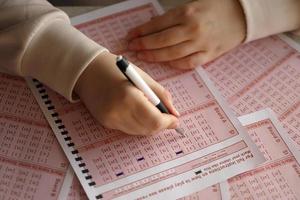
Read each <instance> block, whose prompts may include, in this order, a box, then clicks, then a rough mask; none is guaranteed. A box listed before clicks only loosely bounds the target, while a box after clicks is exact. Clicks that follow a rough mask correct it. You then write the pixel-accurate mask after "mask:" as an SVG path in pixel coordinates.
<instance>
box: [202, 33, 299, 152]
mask: <svg viewBox="0 0 300 200" xmlns="http://www.w3.org/2000/svg"><path fill="white" fill-rule="evenodd" d="M299 50H300V48H299V46H298V45H297V44H296V43H295V42H293V41H292V40H291V39H289V38H287V37H286V36H283V35H282V36H280V37H279V36H273V37H269V38H265V39H262V40H258V41H255V42H251V43H249V44H245V45H243V46H241V47H240V48H237V49H235V50H233V51H231V52H230V53H228V54H226V55H224V56H222V57H221V58H219V59H217V60H215V61H213V62H212V63H209V64H207V65H205V66H204V67H205V69H206V71H207V72H208V73H209V75H210V77H211V79H212V80H213V82H214V83H215V84H216V86H217V87H218V89H219V91H220V92H221V93H222V94H223V96H224V97H225V98H226V100H227V102H228V103H229V104H230V105H231V108H232V109H233V110H234V111H235V112H236V114H238V115H243V114H247V113H250V112H254V111H258V110H260V109H263V108H267V107H270V108H272V110H274V111H275V113H276V114H277V116H278V118H279V120H280V121H282V122H283V123H284V128H285V129H286V130H287V132H288V134H289V135H290V138H291V139H292V140H293V141H294V142H295V143H297V144H298V148H299V150H300V67H299V66H300V53H299Z"/></svg>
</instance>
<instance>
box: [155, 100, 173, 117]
mask: <svg viewBox="0 0 300 200" xmlns="http://www.w3.org/2000/svg"><path fill="white" fill-rule="evenodd" d="M156 108H158V110H160V112H162V113H166V114H170V112H169V111H168V109H167V107H166V106H165V104H163V103H162V102H159V104H157V105H156Z"/></svg>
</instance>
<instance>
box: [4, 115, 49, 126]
mask: <svg viewBox="0 0 300 200" xmlns="http://www.w3.org/2000/svg"><path fill="white" fill-rule="evenodd" d="M1 118H4V119H7V120H9V121H13V122H17V123H24V124H27V125H31V126H37V127H41V128H47V129H49V125H48V123H42V122H38V121H32V120H29V119H26V118H22V117H19V116H13V115H10V114H8V113H0V119H1Z"/></svg>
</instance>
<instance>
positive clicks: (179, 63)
mask: <svg viewBox="0 0 300 200" xmlns="http://www.w3.org/2000/svg"><path fill="white" fill-rule="evenodd" d="M210 60H211V59H210V57H209V55H208V54H207V52H204V51H200V52H197V53H194V54H192V55H189V56H186V57H184V58H181V59H177V60H173V61H170V62H169V63H168V64H169V66H170V67H174V68H176V69H194V68H196V67H198V66H200V65H203V64H205V63H207V62H209V61H210Z"/></svg>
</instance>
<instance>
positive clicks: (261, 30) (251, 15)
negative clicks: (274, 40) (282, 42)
mask: <svg viewBox="0 0 300 200" xmlns="http://www.w3.org/2000/svg"><path fill="white" fill-rule="evenodd" d="M240 3H241V5H242V7H243V9H244V13H245V17H246V22H247V36H246V40H245V42H248V41H252V40H255V39H259V38H262V37H265V36H268V35H273V34H277V33H282V32H287V31H294V33H298V34H299V33H300V30H299V29H300V0H240Z"/></svg>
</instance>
